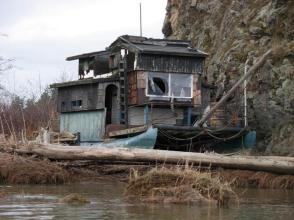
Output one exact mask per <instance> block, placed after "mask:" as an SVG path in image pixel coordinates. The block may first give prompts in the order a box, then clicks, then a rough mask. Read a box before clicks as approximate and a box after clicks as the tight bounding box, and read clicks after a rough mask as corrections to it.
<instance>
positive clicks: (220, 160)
mask: <svg viewBox="0 0 294 220" xmlns="http://www.w3.org/2000/svg"><path fill="white" fill-rule="evenodd" d="M15 151H16V152H18V153H26V154H27V153H33V154H37V155H41V156H44V157H47V158H50V159H56V160H99V161H107V162H109V161H129V162H152V163H169V164H179V163H181V164H183V163H186V162H189V163H190V164H194V165H205V166H212V167H223V168H230V169H246V170H255V171H267V172H273V173H282V174H294V161H293V158H287V157H283V158H282V157H274V156H270V157H267V156H223V155H220V154H212V153H211V154H205V153H192V152H179V151H164V150H153V149H136V148H133V149H128V148H101V147H99V148H97V147H79V146H59V145H42V146H36V147H20V148H18V149H15Z"/></svg>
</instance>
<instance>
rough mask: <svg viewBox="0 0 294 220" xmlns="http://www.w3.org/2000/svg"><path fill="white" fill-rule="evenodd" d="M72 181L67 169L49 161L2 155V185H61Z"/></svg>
mask: <svg viewBox="0 0 294 220" xmlns="http://www.w3.org/2000/svg"><path fill="white" fill-rule="evenodd" d="M70 180H71V175H70V173H69V172H68V171H67V170H66V169H64V168H62V167H60V166H58V165H57V164H55V163H52V162H50V161H49V160H45V159H39V158H34V157H24V156H18V155H13V154H8V153H0V183H4V184H60V183H67V182H69V181H70Z"/></svg>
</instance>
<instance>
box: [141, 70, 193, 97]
mask: <svg viewBox="0 0 294 220" xmlns="http://www.w3.org/2000/svg"><path fill="white" fill-rule="evenodd" d="M150 73H159V74H162V73H163V74H168V95H153V94H148V92H149V86H148V81H149V74H150ZM171 75H189V76H190V77H191V96H185V97H181V96H172V95H171ZM146 76H147V77H146V90H145V95H146V96H147V97H152V98H176V99H192V98H193V88H194V85H193V82H194V76H193V74H192V73H164V72H151V71H150V72H147V74H146Z"/></svg>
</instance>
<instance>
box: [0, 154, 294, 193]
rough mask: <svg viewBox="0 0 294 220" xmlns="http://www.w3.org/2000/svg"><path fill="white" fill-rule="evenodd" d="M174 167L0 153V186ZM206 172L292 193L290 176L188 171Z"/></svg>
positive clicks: (125, 177)
mask: <svg viewBox="0 0 294 220" xmlns="http://www.w3.org/2000/svg"><path fill="white" fill-rule="evenodd" d="M163 167H164V168H165V169H166V171H168V172H169V170H173V169H175V167H177V169H178V168H181V169H185V164H183V165H180V164H178V165H167V164H165V165H160V164H152V163H129V164H127V163H125V162H119V161H118V162H116V163H115V164H113V163H107V162H105V161H78V160H77V161H65V160H62V161H56V160H48V159H46V158H40V157H36V156H19V155H15V154H10V153H0V182H1V183H4V184H5V183H7V184H64V183H70V182H76V181H95V180H96V179H97V178H103V177H111V178H115V179H117V180H119V181H122V182H125V183H128V182H129V181H131V179H130V173H132V172H134V171H136V172H137V173H138V174H139V175H140V176H142V175H144V174H146V173H148V172H150V170H152V169H154V168H158V169H159V168H163ZM191 169H194V170H196V171H199V170H201V172H206V173H209V174H210V175H212V177H217V178H220V180H221V181H222V182H228V183H229V184H230V186H232V187H242V188H271V189H294V176H293V175H278V174H272V173H267V172H256V171H247V170H229V169H217V168H214V169H212V168H210V167H203V166H202V167H201V168H200V167H194V168H193V167H191Z"/></svg>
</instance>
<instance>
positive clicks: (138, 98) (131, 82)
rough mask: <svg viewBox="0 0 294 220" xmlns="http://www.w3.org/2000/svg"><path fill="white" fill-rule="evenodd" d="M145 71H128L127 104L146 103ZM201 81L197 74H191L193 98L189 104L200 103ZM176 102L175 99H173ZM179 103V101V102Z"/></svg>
mask: <svg viewBox="0 0 294 220" xmlns="http://www.w3.org/2000/svg"><path fill="white" fill-rule="evenodd" d="M147 73H148V72H147V71H132V72H129V73H128V87H129V93H128V103H129V105H143V104H146V103H148V102H149V101H150V100H149V97H147V96H146V80H147ZM201 102H202V99H201V82H200V77H199V74H197V73H194V74H193V98H192V100H191V103H190V104H191V105H194V106H199V105H201ZM175 103H176V104H177V101H176V100H175ZM179 103H180V102H179Z"/></svg>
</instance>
